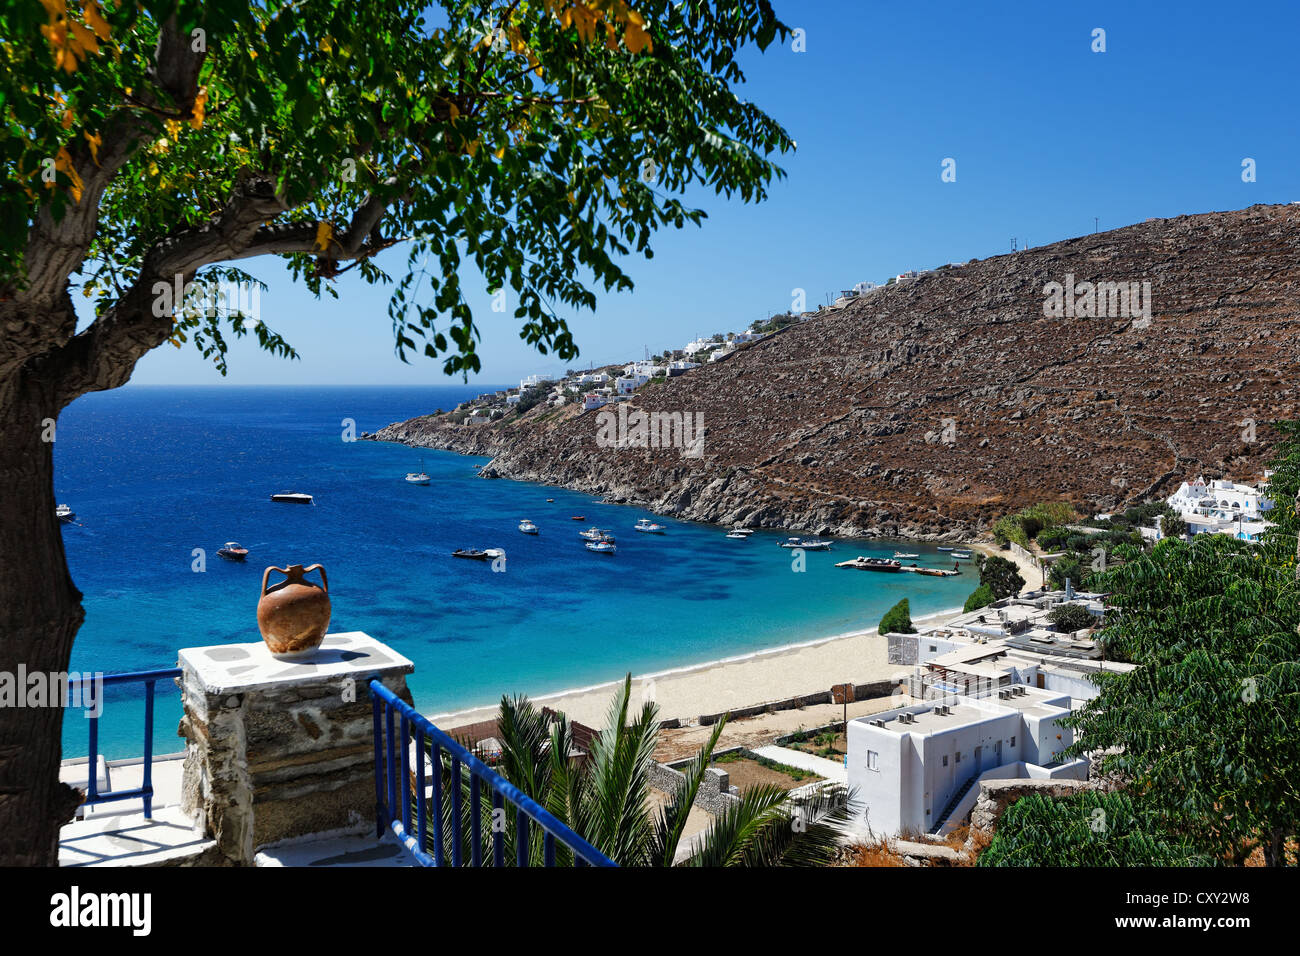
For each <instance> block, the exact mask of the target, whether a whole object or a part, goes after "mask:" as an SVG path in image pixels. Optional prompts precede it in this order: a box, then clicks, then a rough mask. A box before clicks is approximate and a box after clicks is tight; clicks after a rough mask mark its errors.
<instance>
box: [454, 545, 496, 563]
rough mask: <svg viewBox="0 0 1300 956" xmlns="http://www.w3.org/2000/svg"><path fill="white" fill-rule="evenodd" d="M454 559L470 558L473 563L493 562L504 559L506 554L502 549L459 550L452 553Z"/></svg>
mask: <svg viewBox="0 0 1300 956" xmlns="http://www.w3.org/2000/svg"><path fill="white" fill-rule="evenodd" d="M451 556H452V557H453V558H469V559H470V560H472V561H492V560H494V559H496V558H504V557H505V556H506V553H505V552H504V551H502V550H501V549H500V548H484V549H481V550H480V549H479V548H457V549H456V550H455V551H453V552H452V553H451Z"/></svg>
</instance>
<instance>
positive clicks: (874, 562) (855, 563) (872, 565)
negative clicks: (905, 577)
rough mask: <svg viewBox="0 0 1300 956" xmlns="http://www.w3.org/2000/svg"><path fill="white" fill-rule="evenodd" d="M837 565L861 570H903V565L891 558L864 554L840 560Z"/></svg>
mask: <svg viewBox="0 0 1300 956" xmlns="http://www.w3.org/2000/svg"><path fill="white" fill-rule="evenodd" d="M835 566H836V567H837V568H857V569H858V570H859V571H890V572H898V571H902V570H903V565H902V564H901V563H900V562H898V561H894V560H892V559H891V558H864V557H862V555H858V556H857V557H856V558H854V559H853V560H852V561H840V562H838V563H836V565H835Z"/></svg>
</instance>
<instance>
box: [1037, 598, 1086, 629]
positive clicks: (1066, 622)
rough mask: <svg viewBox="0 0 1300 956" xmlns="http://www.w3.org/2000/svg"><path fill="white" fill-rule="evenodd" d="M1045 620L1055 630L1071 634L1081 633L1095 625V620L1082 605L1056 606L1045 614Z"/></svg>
mask: <svg viewBox="0 0 1300 956" xmlns="http://www.w3.org/2000/svg"><path fill="white" fill-rule="evenodd" d="M1047 619H1048V620H1049V621H1051V622H1052V624H1053V625H1054V626H1055V627H1056V629H1057V630H1059V631H1071V632H1072V631H1082V630H1083V629H1084V628H1087V627H1092V626H1093V625H1094V624H1096V623H1097V618H1096V617H1094V616H1093V614H1092V612H1091V611H1089V610H1088V609H1087V608H1086V607H1084V606H1083V605H1082V604H1058V605H1057V606H1056V607H1054V608H1052V609H1051V610H1050V611H1048V612H1047Z"/></svg>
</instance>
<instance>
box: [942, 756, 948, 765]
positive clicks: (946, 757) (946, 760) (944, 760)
mask: <svg viewBox="0 0 1300 956" xmlns="http://www.w3.org/2000/svg"><path fill="white" fill-rule="evenodd" d="M943 765H944V766H945V767H946V766H948V755H947V754H944V755H943Z"/></svg>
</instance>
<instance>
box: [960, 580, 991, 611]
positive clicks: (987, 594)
mask: <svg viewBox="0 0 1300 956" xmlns="http://www.w3.org/2000/svg"><path fill="white" fill-rule="evenodd" d="M995 600H996V598H994V597H993V591H992V589H990V588H989V586H988V585H987V584H981V585H980V586H979V587H977V588H976V589H975V590H974V591H972V592H971V595H970V597H968V598H967V599H966V603H965V605H963V606H962V611H963V612H965V611H978V610H979V609H980V608H982V607H988V606H989V605H990V604H992V603H993V602H994V601H995Z"/></svg>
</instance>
